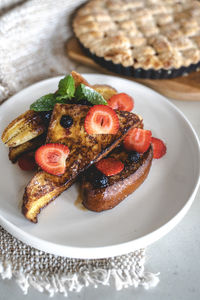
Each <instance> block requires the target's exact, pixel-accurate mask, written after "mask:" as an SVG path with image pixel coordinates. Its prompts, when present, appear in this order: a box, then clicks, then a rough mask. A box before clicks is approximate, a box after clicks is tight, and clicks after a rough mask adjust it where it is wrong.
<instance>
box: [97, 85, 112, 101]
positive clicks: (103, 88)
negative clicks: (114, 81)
mask: <svg viewBox="0 0 200 300" xmlns="http://www.w3.org/2000/svg"><path fill="white" fill-rule="evenodd" d="M92 88H93V89H94V90H95V91H96V92H98V93H99V94H101V95H102V96H103V97H104V99H105V100H109V99H110V97H112V96H113V95H115V94H117V90H116V89H114V88H113V87H111V86H109V85H105V84H104V85H101V84H95V85H93V86H92Z"/></svg>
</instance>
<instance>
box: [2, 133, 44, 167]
mask: <svg viewBox="0 0 200 300" xmlns="http://www.w3.org/2000/svg"><path fill="white" fill-rule="evenodd" d="M45 139H46V134H45V133H44V134H41V135H39V136H37V137H36V138H34V139H32V140H30V141H27V142H25V143H23V144H21V145H19V146H17V147H10V148H9V155H8V157H9V159H10V160H11V161H12V162H13V163H15V162H16V161H17V160H18V158H19V157H20V156H21V155H22V154H23V153H25V152H29V151H32V150H35V149H37V148H39V147H40V146H41V145H43V144H44V143H45Z"/></svg>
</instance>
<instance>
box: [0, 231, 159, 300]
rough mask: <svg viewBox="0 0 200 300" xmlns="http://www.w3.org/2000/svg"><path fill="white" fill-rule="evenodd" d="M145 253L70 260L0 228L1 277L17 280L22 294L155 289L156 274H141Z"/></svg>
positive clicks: (142, 251)
mask: <svg viewBox="0 0 200 300" xmlns="http://www.w3.org/2000/svg"><path fill="white" fill-rule="evenodd" d="M144 262H145V250H144V249H140V250H138V251H135V252H132V253H129V254H127V255H122V256H117V257H113V258H108V259H91V260H83V259H70V258H65V257H60V256H55V255H52V254H48V253H45V252H43V251H39V250H36V249H34V248H32V247H30V246H27V245H25V244H24V243H22V242H20V241H18V240H17V239H15V238H13V237H12V236H11V235H10V234H9V233H7V232H6V231H5V230H4V229H3V228H2V227H1V226H0V274H1V277H2V278H3V279H5V278H8V279H10V278H12V276H13V277H14V278H15V279H16V281H17V283H18V284H19V286H20V287H21V289H22V291H23V292H24V294H27V292H28V288H29V286H32V287H34V288H35V289H37V290H38V291H39V292H44V291H47V292H48V293H49V295H50V296H54V295H55V294H56V293H58V292H59V293H63V295H64V296H66V297H67V296H68V293H69V292H72V291H76V292H80V291H81V290H82V288H83V287H87V286H89V285H92V286H94V287H97V286H98V285H99V284H102V285H110V284H111V283H112V284H115V287H116V290H121V289H122V288H127V287H130V286H134V287H138V286H143V287H144V288H145V289H149V288H150V287H154V286H156V285H157V283H158V282H159V279H158V274H152V273H149V272H145V271H144Z"/></svg>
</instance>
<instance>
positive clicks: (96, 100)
mask: <svg viewBox="0 0 200 300" xmlns="http://www.w3.org/2000/svg"><path fill="white" fill-rule="evenodd" d="M74 96H75V98H76V100H78V101H81V100H87V101H89V102H90V103H91V104H93V105H96V104H103V105H107V104H108V103H107V101H106V100H105V99H104V98H103V96H102V95H101V94H99V93H98V92H96V91H95V90H93V89H92V88H90V87H89V86H86V85H85V84H83V83H81V84H80V85H79V86H78V87H77V89H76V92H75V95H74Z"/></svg>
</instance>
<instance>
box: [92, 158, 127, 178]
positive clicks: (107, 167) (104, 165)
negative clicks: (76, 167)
mask: <svg viewBox="0 0 200 300" xmlns="http://www.w3.org/2000/svg"><path fill="white" fill-rule="evenodd" d="M96 167H97V169H98V170H99V171H101V172H102V173H103V174H105V175H106V176H112V175H116V174H118V173H120V172H121V171H122V170H123V169H124V164H123V163H122V162H121V161H120V160H117V159H115V158H112V157H109V158H103V159H101V160H100V161H98V162H97V163H96Z"/></svg>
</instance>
